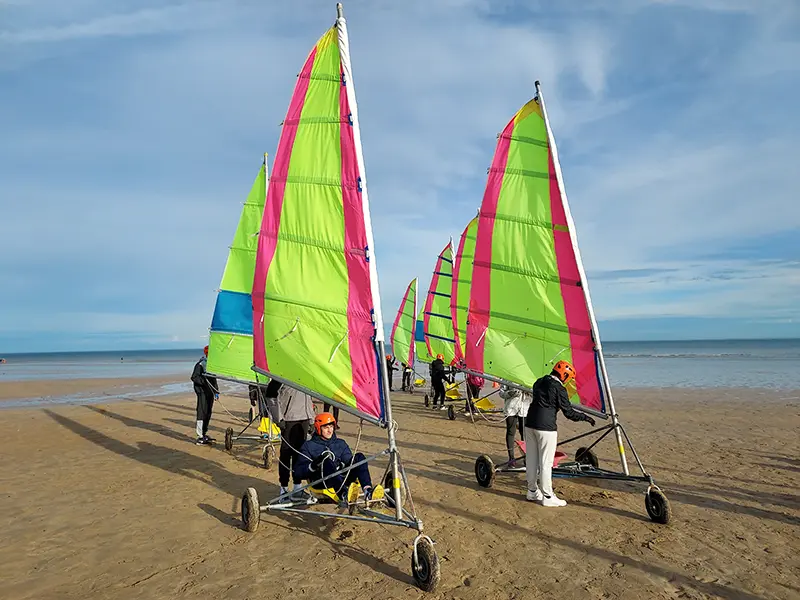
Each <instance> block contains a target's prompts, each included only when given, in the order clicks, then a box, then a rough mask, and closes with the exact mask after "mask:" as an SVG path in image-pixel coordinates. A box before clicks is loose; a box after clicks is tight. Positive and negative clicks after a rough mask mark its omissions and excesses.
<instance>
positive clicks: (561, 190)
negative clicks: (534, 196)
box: [534, 81, 630, 475]
mask: <svg viewBox="0 0 800 600" xmlns="http://www.w3.org/2000/svg"><path fill="white" fill-rule="evenodd" d="M534 85H535V86H536V96H537V97H538V98H539V106H541V107H542V118H543V119H544V124H545V128H546V130H547V138H548V141H549V143H550V151H551V153H552V155H553V165H554V167H555V172H556V181H557V182H558V190H559V193H560V194H561V203H562V205H563V206H564V215H565V217H566V219H567V227H568V229H569V237H570V241H571V242H572V250H573V252H574V253H575V262H576V263H577V265H578V273H579V274H580V278H581V289H582V290H583V297H584V299H585V300H586V308H587V310H588V312H589V321H590V323H591V325H592V337H593V338H594V344H595V348H596V352H597V357H598V360H599V362H600V372H601V373H602V376H603V389H604V391H605V394H606V397H607V398H608V406H609V408H610V409H611V420H612V422H613V423H614V433H615V435H616V438H617V446H618V447H619V457H620V462H621V463H622V469H623V471H624V472H625V474H626V475H629V474H630V471H629V470H628V461H627V459H626V458H625V446H624V445H623V444H622V433H621V432H620V427H619V419H618V417H617V410H616V408H615V407H614V398H613V396H612V395H611V384H610V383H609V380H608V371H607V370H606V362H605V358H604V357H603V347H602V344H601V343H600V332H599V330H598V327H597V320H596V319H595V316H594V308H593V306H592V299H591V296H590V295H589V281H588V279H587V278H586V272H585V271H584V269H583V260H582V259H581V252H580V249H579V248H578V237H577V235H576V232H575V223H574V221H573V220H572V213H571V212H570V209H569V202H568V201H567V192H566V190H565V189H564V176H563V174H562V173H561V163H560V162H559V160H558V149H557V147H556V140H555V138H554V137H553V130H552V129H551V128H550V119H548V117H547V108H546V107H545V103H544V96H543V95H542V90H541V84H540V83H539V82H538V81H536V82H535V84H534Z"/></svg>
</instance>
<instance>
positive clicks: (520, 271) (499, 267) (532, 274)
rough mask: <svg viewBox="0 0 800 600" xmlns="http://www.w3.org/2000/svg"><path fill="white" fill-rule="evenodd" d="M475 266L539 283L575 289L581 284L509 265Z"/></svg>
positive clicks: (484, 264) (486, 264)
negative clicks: (526, 277) (559, 284)
mask: <svg viewBox="0 0 800 600" xmlns="http://www.w3.org/2000/svg"><path fill="white" fill-rule="evenodd" d="M475 265H476V266H480V267H486V268H488V269H493V270H496V271H505V272H506V273H516V274H517V275H525V276H528V277H533V278H534V279H539V280H541V281H549V282H551V283H563V284H566V285H574V286H576V287H579V286H580V284H581V282H580V281H579V280H577V279H568V278H565V277H558V276H557V275H543V274H541V273H536V272H534V271H528V270H527V269H520V268H519V267H512V266H510V265H501V264H497V263H484V262H483V261H479V262H476V263H475Z"/></svg>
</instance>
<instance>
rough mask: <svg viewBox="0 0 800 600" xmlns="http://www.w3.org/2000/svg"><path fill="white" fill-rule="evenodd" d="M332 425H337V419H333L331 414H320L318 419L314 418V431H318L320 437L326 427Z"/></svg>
mask: <svg viewBox="0 0 800 600" xmlns="http://www.w3.org/2000/svg"><path fill="white" fill-rule="evenodd" d="M332 423H336V419H334V418H333V415H332V414H331V413H329V412H324V413H319V414H318V415H317V416H316V417H314V431H316V432H317V435H319V434H320V433H321V430H322V428H323V427H324V426H325V425H330V424H332Z"/></svg>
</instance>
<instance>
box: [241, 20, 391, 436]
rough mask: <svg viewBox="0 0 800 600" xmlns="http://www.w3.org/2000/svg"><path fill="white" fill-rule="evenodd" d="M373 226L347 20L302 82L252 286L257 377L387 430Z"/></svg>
mask: <svg viewBox="0 0 800 600" xmlns="http://www.w3.org/2000/svg"><path fill="white" fill-rule="evenodd" d="M373 248H374V243H373V240H372V226H371V222H370V216H369V203H368V199H367V188H366V181H365V176H364V161H363V155H362V150H361V136H360V132H359V123H358V114H357V108H356V97H355V91H354V87H353V77H352V71H351V68H350V57H349V43H348V38H347V28H346V24H345V20H344V18H341V17H340V18H338V19H337V20H336V23H335V25H334V26H333V27H332V28H331V29H329V30H328V31H327V32H326V33H325V34H324V35H323V36H322V37H321V38H320V39H319V41H318V42H317V44H316V45H315V46H314V48H313V49H312V50H311V53H310V54H309V55H308V58H307V59H306V62H305V64H304V65H303V68H302V70H301V71H300V74H299V76H298V80H297V84H296V86H295V90H294V95H293V96H292V100H291V103H290V105H289V110H288V112H287V115H286V119H285V120H284V122H283V127H282V131H281V136H280V141H279V144H278V151H277V153H276V155H275V162H274V165H273V172H272V176H271V177H270V180H269V186H268V190H267V202H266V207H265V209H264V218H263V221H262V223H261V230H260V235H259V240H258V253H257V258H256V269H255V279H254V282H253V332H254V359H255V367H256V369H257V370H258V371H259V372H261V373H264V374H268V375H273V376H275V377H276V378H278V379H280V380H284V381H286V382H290V383H291V384H294V385H296V386H298V388H305V389H307V390H310V391H311V392H313V393H314V394H315V395H316V396H317V397H319V398H322V399H331V400H333V401H334V402H336V403H339V404H340V405H341V406H342V407H344V408H345V409H348V410H350V411H351V412H354V413H355V414H358V415H361V416H364V417H366V418H368V419H369V420H372V421H376V422H383V417H384V407H385V391H384V389H383V381H382V376H381V373H382V371H381V368H380V366H379V365H380V361H382V360H383V358H382V357H381V356H379V355H378V346H377V342H382V341H383V335H384V334H383V322H382V318H381V313H380V297H379V291H378V279H377V271H376V268H375V256H374V252H373Z"/></svg>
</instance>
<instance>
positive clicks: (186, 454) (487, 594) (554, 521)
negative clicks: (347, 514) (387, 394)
mask: <svg viewBox="0 0 800 600" xmlns="http://www.w3.org/2000/svg"><path fill="white" fill-rule="evenodd" d="M83 383H84V384H85V383H86V382H83ZM96 384H97V382H94V383H89V385H90V386H91V385H96ZM37 385H39V384H24V383H19V384H8V383H6V384H3V387H4V392H2V394H0V396H5V397H12V396H16V397H31V396H36V395H39V394H40V392H39V391H36V390H39V389H40V388H39V387H36V386H37ZM72 385H76V386H80V385H81V384H80V382H78V383H75V384H72ZM11 388H13V389H11ZM32 390H33V391H32ZM799 395H800V394H798V393H778V392H769V391H762V390H709V391H701V390H676V389H673V390H670V389H664V390H647V391H643V390H621V391H618V393H617V396H618V398H617V402H618V405H619V406H618V408H619V409H620V411H621V414H622V415H623V416H624V422H625V425H626V428H627V430H628V431H629V433H630V434H631V435H632V437H633V439H634V443H635V444H636V445H637V450H638V451H639V453H640V455H641V456H642V458H643V460H644V461H645V464H646V465H647V466H648V467H649V469H650V471H651V472H652V474H653V475H654V477H655V478H656V480H657V481H658V483H659V484H660V485H661V487H662V489H664V491H665V492H666V493H667V495H668V497H669V498H670V500H671V503H672V510H673V522H672V523H671V524H670V525H668V526H660V525H656V524H654V523H651V522H650V521H649V520H648V518H647V515H646V512H645V510H644V502H643V495H642V492H643V488H642V487H641V486H634V485H631V484H625V483H615V482H591V481H585V482H577V481H565V480H557V482H556V490H557V492H558V493H559V495H560V496H561V497H563V498H565V499H566V500H568V501H569V503H570V504H569V506H568V507H566V508H563V509H544V508H542V507H540V506H537V505H534V504H531V503H527V502H525V500H524V497H523V492H524V480H523V478H522V477H520V476H514V475H500V476H498V478H497V481H496V483H495V487H493V488H491V489H489V490H486V489H482V488H479V487H478V486H477V484H476V482H475V478H474V475H473V465H474V460H475V458H476V456H477V455H479V454H482V453H488V454H490V455H492V456H494V457H496V458H498V459H500V458H502V456H503V454H504V448H503V445H504V443H503V438H504V430H503V429H501V425H498V424H489V423H485V422H484V423H480V424H478V425H477V426H475V425H472V424H471V423H469V422H468V421H467V420H466V419H464V418H462V417H459V419H458V420H456V421H454V422H451V421H448V420H447V419H446V416H445V413H444V412H432V411H428V410H425V409H424V408H422V406H421V403H422V400H421V396H420V395H417V396H415V397H410V396H407V395H403V394H396V395H395V396H394V398H395V406H396V419H397V421H398V422H399V425H400V431H399V443H400V447H401V451H402V455H403V458H404V462H405V464H406V467H407V470H408V473H409V477H410V479H411V486H412V491H413V493H414V498H415V501H416V505H417V509H418V511H419V514H420V517H421V518H422V519H423V520H424V522H425V530H426V533H428V534H429V535H430V536H431V537H432V538H433V539H434V540H435V541H436V548H437V551H438V553H439V556H440V558H441V561H442V562H441V570H442V579H441V584H440V586H439V589H438V590H437V591H436V592H435V593H433V594H425V593H424V592H421V591H420V590H418V589H417V588H415V587H414V584H413V580H412V578H411V575H410V555H411V550H410V546H409V544H410V542H411V541H412V540H413V532H412V531H410V530H405V529H402V528H395V527H393V528H389V527H386V526H378V525H373V524H354V523H353V522H349V521H342V520H336V521H332V520H322V519H319V518H314V517H291V516H275V515H265V516H263V517H262V523H261V526H260V528H259V530H258V531H257V532H256V533H255V534H248V533H246V532H245V531H243V530H242V529H241V527H240V521H239V516H238V512H239V498H240V495H241V493H242V492H243V491H244V489H245V488H247V487H248V486H255V487H256V488H257V489H258V491H259V494H260V496H261V498H262V501H263V500H266V499H267V498H268V497H269V494H270V493H274V492H276V490H277V472H276V470H275V468H274V467H273V469H272V470H270V471H265V470H264V469H263V468H262V467H260V466H259V449H258V448H256V447H246V446H242V445H237V446H235V447H234V452H233V454H230V453H227V452H225V450H224V449H223V446H222V443H221V442H218V443H217V444H216V446H215V447H213V448H209V447H202V446H200V447H198V446H195V445H194V444H193V443H192V441H193V427H194V423H193V422H194V400H193V398H192V397H190V396H186V395H182V396H170V397H161V398H157V399H152V400H145V401H139V402H116V403H108V404H105V405H94V406H58V407H54V408H41V409H38V408H37V409H9V410H3V411H2V412H0V417H1V418H0V439H2V446H3V450H2V461H1V462H0V519H2V527H0V598H3V599H4V600H11V599H17V598H36V599H46V598H87V597H90V598H147V599H152V598H206V599H208V598H253V599H255V598H334V597H345V598H355V597H359V598H380V599H386V598H401V597H402V598H448V599H449V598H465V599H466V598H476V599H477V598H481V599H483V598H489V599H494V598H503V599H505V598H519V599H527V598H730V599H732V598H743V599H750V600H752V599H756V598H798V597H800V555H799V554H798V553H800V536H798V532H800V497H799V496H798V494H800V491H799V490H798V488H799V487H800V486H799V485H798V482H800V436H798V427H800V399H798V396H799ZM223 400H224V399H223ZM225 404H226V406H227V407H228V408H229V409H230V410H231V411H232V412H233V413H234V414H235V415H237V416H238V417H242V416H244V413H245V412H246V410H247V407H248V404H247V402H246V401H243V400H241V399H239V398H231V399H229V400H228V401H226V402H225ZM562 420H563V419H562ZM234 423H235V421H234V419H233V418H232V417H230V416H229V415H228V414H226V413H225V411H224V410H223V409H222V406H218V407H217V409H216V413H215V418H214V421H213V423H212V430H213V431H212V433H213V434H214V435H215V437H217V439H218V440H222V438H223V431H224V429H225V427H227V426H228V425H232V424H234ZM584 430H585V428H584V427H581V426H580V425H574V424H572V423H566V422H564V423H562V425H561V433H560V435H561V437H562V439H566V437H567V436H568V435H570V434H572V433H576V432H581V431H584ZM356 431H357V425H356V423H355V421H354V419H353V417H351V416H349V415H347V416H344V418H343V427H342V430H341V434H342V435H343V436H344V437H345V438H346V439H348V441H349V442H350V443H351V445H353V444H354V443H355V439H356ZM384 442H385V435H384V432H383V431H382V430H379V429H377V428H375V427H371V426H366V427H365V428H364V434H363V437H362V443H361V447H360V449H361V450H364V451H365V452H370V451H377V450H380V449H382V448H383V444H384ZM573 451H574V450H573ZM599 455H600V458H601V461H602V464H603V465H604V466H611V467H613V466H616V464H617V463H616V460H615V456H614V449H613V444H612V443H611V441H610V440H608V441H604V442H603V445H602V448H601V449H600V451H599ZM384 464H385V463H384ZM378 470H379V468H378V467H377V466H376V467H374V468H373V474H377V472H378Z"/></svg>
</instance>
